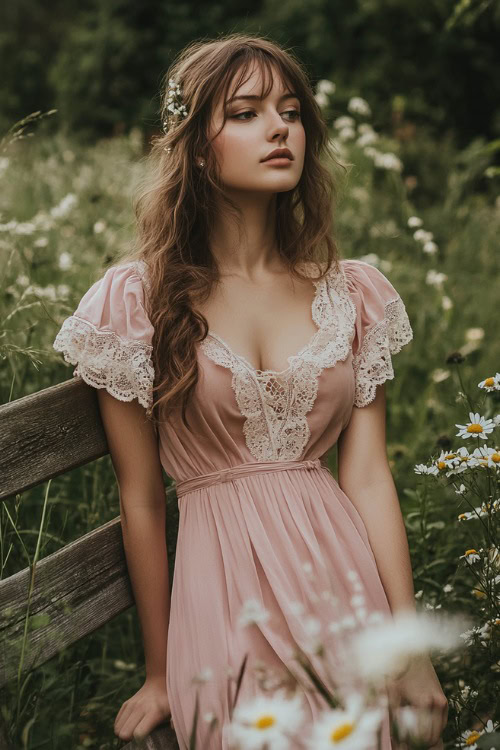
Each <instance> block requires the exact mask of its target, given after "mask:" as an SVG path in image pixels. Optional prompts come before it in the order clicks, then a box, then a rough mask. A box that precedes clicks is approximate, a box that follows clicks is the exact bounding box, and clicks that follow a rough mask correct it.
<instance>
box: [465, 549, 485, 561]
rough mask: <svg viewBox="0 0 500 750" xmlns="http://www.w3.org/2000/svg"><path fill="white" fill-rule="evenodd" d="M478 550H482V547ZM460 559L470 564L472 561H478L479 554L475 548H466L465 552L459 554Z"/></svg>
mask: <svg viewBox="0 0 500 750" xmlns="http://www.w3.org/2000/svg"><path fill="white" fill-rule="evenodd" d="M479 551H480V552H482V549H481V550H479ZM460 559H461V560H465V561H466V562H468V563H469V565H472V563H475V562H478V561H479V560H480V559H481V555H479V554H478V553H477V552H476V550H475V549H466V550H465V554H463V555H460Z"/></svg>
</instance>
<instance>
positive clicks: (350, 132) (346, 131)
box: [339, 128, 356, 141]
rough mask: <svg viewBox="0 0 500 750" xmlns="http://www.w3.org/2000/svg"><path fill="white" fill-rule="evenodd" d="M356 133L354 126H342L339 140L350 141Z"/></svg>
mask: <svg viewBox="0 0 500 750" xmlns="http://www.w3.org/2000/svg"><path fill="white" fill-rule="evenodd" d="M355 135H356V131H355V130H354V128H342V130H340V131H339V138H340V140H341V141H351V140H352V139H353V138H354V136H355Z"/></svg>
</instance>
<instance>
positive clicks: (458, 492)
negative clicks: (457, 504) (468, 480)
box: [455, 484, 466, 495]
mask: <svg viewBox="0 0 500 750" xmlns="http://www.w3.org/2000/svg"><path fill="white" fill-rule="evenodd" d="M465 491H466V488H465V484H461V485H460V487H459V488H458V490H455V492H456V494H457V495H465Z"/></svg>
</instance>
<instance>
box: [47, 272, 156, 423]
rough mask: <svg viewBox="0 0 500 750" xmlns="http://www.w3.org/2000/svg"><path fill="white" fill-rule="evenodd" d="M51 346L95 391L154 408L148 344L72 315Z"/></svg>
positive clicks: (150, 347)
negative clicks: (102, 389)
mask: <svg viewBox="0 0 500 750" xmlns="http://www.w3.org/2000/svg"><path fill="white" fill-rule="evenodd" d="M134 268H136V266H134ZM53 347H54V349H55V350H56V351H58V352H62V353H63V356H64V359H65V360H66V362H69V363H70V364H73V365H77V366H76V368H75V370H74V371H73V375H74V376H75V375H79V376H80V377H81V378H82V379H83V380H84V381H85V382H86V383H88V384H89V385H91V386H93V387H94V388H106V390H107V391H108V392H109V393H110V394H111V395H112V396H114V397H115V398H117V399H118V400H119V401H132V400H133V399H134V398H137V400H138V401H139V403H140V404H142V406H144V407H145V408H146V409H148V408H149V407H150V406H152V405H153V391H152V386H153V381H154V375H155V372H154V366H153V362H152V353H153V347H152V346H151V345H150V344H147V343H145V342H142V341H134V340H132V339H125V338H122V337H121V336H118V334H116V333H114V332H113V331H103V330H100V329H99V328H96V326H94V325H93V324H92V323H90V322H89V321H87V320H84V319H83V318H80V317H79V316H78V315H71V316H70V317H69V318H66V320H65V321H64V323H63V324H62V326H61V328H60V330H59V332H58V334H57V336H56V338H55V341H54V343H53Z"/></svg>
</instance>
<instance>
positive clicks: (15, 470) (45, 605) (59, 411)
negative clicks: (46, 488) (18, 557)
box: [0, 378, 178, 750]
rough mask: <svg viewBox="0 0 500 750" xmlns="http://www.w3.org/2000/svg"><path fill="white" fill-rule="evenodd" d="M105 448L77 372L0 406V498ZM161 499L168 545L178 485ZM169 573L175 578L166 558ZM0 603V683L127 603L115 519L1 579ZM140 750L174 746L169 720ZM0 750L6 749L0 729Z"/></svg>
mask: <svg viewBox="0 0 500 750" xmlns="http://www.w3.org/2000/svg"><path fill="white" fill-rule="evenodd" d="M108 453H109V451H108V445H107V440H106V434H105V432H104V427H103V425H102V421H101V416H100V412H99V402H98V400H97V394H96V391H95V389H94V388H91V387H90V386H88V385H87V384H86V383H84V382H83V380H82V379H81V378H72V379H71V380H68V381H66V382H65V383H61V384H60V385H55V386H52V387H50V388H46V389H44V390H43V391H39V392H38V393H34V394H32V395H30V396H25V397H24V398H20V399H18V400H16V401H13V402H11V403H9V404H4V405H2V406H0V501H2V500H5V499H6V498H8V497H12V496H13V495H16V494H18V493H21V492H24V491H26V490H28V489H30V488H31V487H35V486H36V485H38V484H40V483H42V482H46V481H47V480H49V479H51V478H53V477H56V476H58V475H60V474H64V473H65V472H68V471H70V470H71V469H74V468H76V467H78V466H83V465H84V464H87V463H90V462H91V461H95V460H96V459H98V458H101V457H102V456H105V455H107V454H108ZM166 497H167V521H168V523H167V530H168V531H166V533H167V544H168V547H169V550H171V549H172V548H173V546H175V534H176V528H175V522H172V519H173V518H174V516H175V510H176V500H175V489H174V488H170V489H168V490H167V492H166ZM172 535H174V536H173V539H172V538H171V537H172ZM172 542H173V543H174V544H173V545H172ZM169 572H170V579H172V566H170V565H169ZM170 584H171V580H170ZM30 587H31V595H29V592H30ZM0 602H1V608H0V643H1V644H2V648H1V649H0V688H2V687H4V686H5V685H6V684H7V683H8V682H9V681H10V680H13V679H15V678H16V677H17V673H18V670H19V666H20V660H21V658H22V659H23V663H22V665H21V666H22V668H21V673H23V672H27V671H30V670H33V669H35V668H36V667H37V666H39V665H41V664H43V663H44V662H46V661H48V660H49V659H51V658H52V657H53V656H55V655H56V654H58V653H60V652H61V651H62V650H63V649H64V648H66V647H67V646H70V645H71V644H72V643H75V641H78V640H79V639H80V638H83V637H84V636H86V635H89V634H90V633H92V632H94V631H95V630H98V629H99V628H100V627H102V626H103V625H105V624H106V623H107V622H109V621H110V620H112V619H113V617H115V616H116V615H118V614H120V613H121V612H123V611H124V610H126V609H128V608H129V607H131V606H133V605H134V598H133V592H132V589H131V586H130V580H129V577H128V571H127V564H126V558H125V552H124V549H123V541H122V534H121V522H120V517H119V516H118V517H117V518H114V519H113V520H111V521H108V523H105V524H104V525H103V526H100V527H99V528H98V529H95V530H93V531H90V532H89V533H88V534H85V535H84V536H82V537H80V538H79V539H77V540H75V541H74V542H71V543H70V544H67V545H66V546H65V547H63V548H62V549H60V550H58V551H57V552H54V553H53V554H51V555H48V556H47V557H45V558H43V559H42V560H40V561H39V562H38V563H37V564H36V566H35V568H34V570H32V569H31V568H25V569H24V570H21V571H19V572H18V573H15V574H14V575H12V576H10V577H9V578H6V579H4V580H1V581H0ZM40 616H43V617H40ZM27 617H28V618H33V617H36V621H37V627H36V628H34V629H29V640H28V643H26V644H25V651H24V653H23V654H21V644H22V640H23V633H24V628H25V624H26V618H27ZM28 624H29V619H28ZM139 748H143V750H160V749H161V750H178V744H177V741H176V739H175V733H174V731H173V729H172V728H171V727H170V723H169V722H166V723H165V724H163V725H161V726H159V727H157V728H156V729H155V730H154V731H153V732H152V733H151V734H150V735H149V737H148V738H147V740H145V741H144V742H142V743H137V742H134V741H132V742H130V743H128V744H127V745H125V746H124V747H123V750H125V749H126V750H139ZM0 750H13V749H12V748H10V747H9V745H8V742H7V733H6V730H5V728H3V727H2V726H0Z"/></svg>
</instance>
